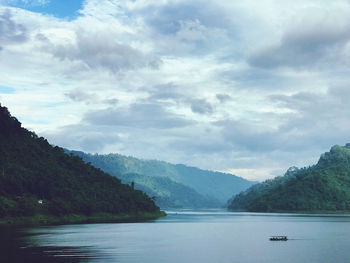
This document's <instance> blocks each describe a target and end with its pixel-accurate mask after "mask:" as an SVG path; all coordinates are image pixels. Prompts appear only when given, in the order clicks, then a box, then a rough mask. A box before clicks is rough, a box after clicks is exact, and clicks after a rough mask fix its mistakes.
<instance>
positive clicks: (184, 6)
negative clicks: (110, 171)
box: [0, 0, 350, 179]
mask: <svg viewBox="0 0 350 263" xmlns="http://www.w3.org/2000/svg"><path fill="white" fill-rule="evenodd" d="M0 3H2V6H0V47H1V48H0V80H1V81H0V86H7V87H11V88H13V89H14V90H15V93H13V94H0V100H1V103H2V104H4V105H6V106H8V107H9V109H10V110H11V112H12V113H13V114H14V115H15V116H17V117H18V118H19V119H20V120H21V121H22V122H23V124H24V126H27V127H30V128H31V129H34V130H35V131H37V133H39V134H42V135H45V136H48V138H49V139H50V141H51V142H52V143H56V144H60V145H62V146H64V147H68V148H76V149H82V150H86V151H91V152H93V151H98V152H104V153H106V152H120V153H124V154H129V155H135V156H137V157H142V158H156V159H164V160H167V161H172V162H179V163H180V162H181V163H186V164H189V165H197V166H200V167H202V168H207V169H213V170H224V171H236V172H237V173H238V175H240V174H239V173H242V175H244V176H247V177H249V178H254V179H259V178H260V179H261V178H266V177H271V176H275V175H277V174H276V171H283V170H286V169H287V168H288V167H289V166H292V165H298V166H304V165H308V164H311V162H314V161H315V160H316V159H317V157H318V155H319V154H320V153H321V152H323V151H326V150H327V149H328V148H329V147H330V146H331V145H332V144H342V143H345V142H347V141H349V138H348V134H349V130H350V126H349V125H348V121H347V118H348V116H349V113H350V112H349V110H348V109H349V105H348V103H347V100H346V98H347V97H348V95H349V94H348V90H350V88H349V85H350V79H349V75H348V66H349V59H350V24H349V22H348V17H349V15H350V5H349V2H348V1H345V0H344V1H342V0H335V1H331V2H329V1H316V0H296V1H295V0H294V1H292V0H286V1H283V2H281V1H274V0H262V1H253V0H248V1H224V0H220V1H214V0H213V1H206V2H205V4H203V1H199V0H190V1H184V0H173V1H167V0H162V1H153V0H152V1H141V0H136V1H119V0H108V1H107V0H102V1H101V0H99V1H97V0H87V1H85V2H84V6H83V8H82V9H81V10H80V11H79V12H80V15H79V16H78V17H77V18H76V19H74V20H71V21H67V20H62V19H59V18H55V17H53V16H47V15H45V14H39V13H33V12H29V11H26V10H22V9H19V8H11V7H7V6H6V4H5V3H4V2H0ZM38 3H39V2H38ZM42 4H44V2H42ZM315 116H316V117H315ZM335 127H337V128H335ZM301 151H302V153H300V152H301ZM208 160H210V162H208ZM249 173H251V174H252V176H250V175H249Z"/></svg>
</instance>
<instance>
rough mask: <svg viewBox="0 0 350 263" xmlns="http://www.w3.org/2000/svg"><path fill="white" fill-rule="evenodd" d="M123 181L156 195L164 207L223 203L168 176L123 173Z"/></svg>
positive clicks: (156, 198)
mask: <svg viewBox="0 0 350 263" xmlns="http://www.w3.org/2000/svg"><path fill="white" fill-rule="evenodd" d="M120 178H121V180H122V182H125V183H130V184H131V183H135V188H136V189H138V190H141V191H143V192H145V193H147V194H148V195H149V196H152V197H154V200H155V202H156V204H157V205H158V206H160V207H162V208H177V207H178V208H180V207H181V208H203V207H207V208H210V207H219V206H220V205H221V203H220V202H219V201H218V200H216V199H214V198H212V197H207V196H203V195H201V194H199V193H197V192H196V191H195V190H194V189H193V188H191V187H188V186H185V185H183V184H180V183H176V182H174V181H172V180H170V179H169V178H167V177H155V176H147V175H139V174H123V175H121V176H120Z"/></svg>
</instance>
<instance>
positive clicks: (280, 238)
mask: <svg viewBox="0 0 350 263" xmlns="http://www.w3.org/2000/svg"><path fill="white" fill-rule="evenodd" d="M287 240H288V238H287V236H271V237H270V241H287Z"/></svg>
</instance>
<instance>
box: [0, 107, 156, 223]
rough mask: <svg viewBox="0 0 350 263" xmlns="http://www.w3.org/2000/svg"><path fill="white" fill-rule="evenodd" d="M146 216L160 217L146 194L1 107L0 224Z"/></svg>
mask: <svg viewBox="0 0 350 263" xmlns="http://www.w3.org/2000/svg"><path fill="white" fill-rule="evenodd" d="M140 213H153V214H154V215H155V216H157V214H159V207H157V206H156V205H155V204H154V202H153V200H152V199H151V198H150V197H148V196H147V195H146V194H145V193H143V192H141V191H138V190H134V189H133V188H132V187H131V186H129V185H125V184H122V183H121V181H120V180H119V179H117V178H116V177H112V176H110V175H108V174H106V173H105V172H103V171H101V170H100V169H97V168H95V167H93V166H92V165H90V164H86V163H85V162H83V160H82V159H81V158H79V157H77V156H72V155H68V154H65V153H64V150H63V149H62V148H60V147H57V146H56V147H53V146H51V145H50V144H49V143H48V142H47V141H46V140H45V139H44V138H42V137H38V136H37V135H36V134H35V133H33V132H30V131H28V130H26V129H24V128H22V127H21V123H20V122H19V121H18V120H17V119H16V118H15V117H13V116H11V114H10V113H9V111H8V109H7V108H6V107H2V106H1V105H0V223H1V222H2V220H1V219H2V218H4V217H13V218H15V219H16V220H17V219H18V218H22V217H32V218H31V219H30V220H31V222H33V221H32V220H34V221H35V220H37V221H38V222H39V221H40V222H41V220H44V219H42V218H45V221H46V220H55V222H56V223H57V222H61V223H62V222H67V221H70V219H69V220H68V218H67V217H66V216H68V215H73V217H74V220H75V222H78V221H82V220H83V219H84V220H85V219H88V218H91V217H94V218H95V219H97V220H104V219H106V216H107V214H108V218H110V219H111V218H114V217H113V216H112V215H121V214H123V217H125V216H126V214H129V215H130V214H133V215H135V214H140ZM61 219H62V220H63V221H61ZM57 220H58V221H57ZM7 221H11V220H5V222H7ZM25 223H28V222H27V221H26V222H25Z"/></svg>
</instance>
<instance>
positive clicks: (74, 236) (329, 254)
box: [0, 210, 350, 263]
mask: <svg viewBox="0 0 350 263" xmlns="http://www.w3.org/2000/svg"><path fill="white" fill-rule="evenodd" d="M271 235H286V236H288V238H289V240H288V241H277V242H276V241H275V242H273V241H269V239H268V238H269V236H271ZM0 236H1V237H0V243H1V250H2V251H1V255H0V262H65V263H66V262H98V263H99V262H101V263H102V262H104V263H108V262H122V263H142V262H144V263H155V262H161V263H175V262H176V263H179V262H181V263H186V262H191V263H192V262H202V263H213V262H218V263H232V262H239V263H241V262H242V263H245V262H247V263H248V262H262V263H264V262H266V263H267V262H269V263H274V262H286V263H294V262H308V263H310V262H315V263H316V262H317V263H323V262H325V263H326V262H327V263H328V262H350V215H326V214H317V215H315V214H310V215H308V214H263V213H233V212H226V211H221V210H208V211H190V210H185V211H168V216H167V217H165V218H162V219H159V220H156V221H153V222H147V223H125V224H120V223H119V224H83V225H64V226H50V227H36V228H26V229H9V228H4V229H0ZM28 259H32V260H33V261H29V260H28Z"/></svg>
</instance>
